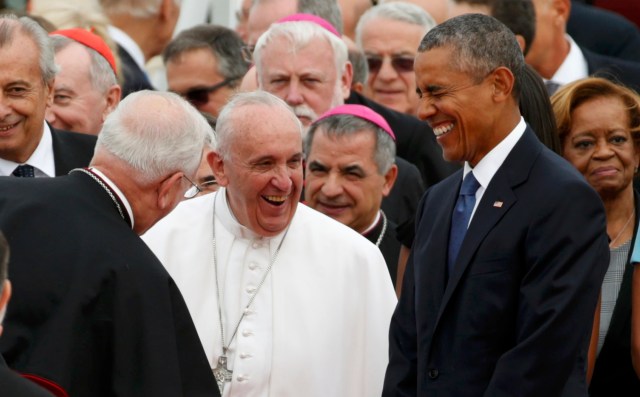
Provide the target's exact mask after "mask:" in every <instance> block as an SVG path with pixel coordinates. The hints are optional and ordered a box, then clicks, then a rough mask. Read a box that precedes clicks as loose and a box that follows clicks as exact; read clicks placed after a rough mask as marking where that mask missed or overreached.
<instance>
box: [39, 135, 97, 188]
mask: <svg viewBox="0 0 640 397" xmlns="http://www.w3.org/2000/svg"><path fill="white" fill-rule="evenodd" d="M50 128H51V138H52V146H53V162H54V165H55V167H56V176H61V175H67V174H68V173H69V171H71V170H72V169H74V168H80V167H86V166H88V165H89V163H90V162H91V158H92V157H93V150H94V149H95V146H96V140H97V138H96V136H94V135H88V134H80V133H77V132H70V131H63V130H58V129H55V128H53V127H51V126H50Z"/></svg>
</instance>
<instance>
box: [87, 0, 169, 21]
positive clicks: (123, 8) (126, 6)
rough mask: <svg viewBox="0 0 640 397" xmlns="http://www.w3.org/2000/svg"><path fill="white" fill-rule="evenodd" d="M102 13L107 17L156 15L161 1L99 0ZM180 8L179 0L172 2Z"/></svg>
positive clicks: (145, 16)
mask: <svg viewBox="0 0 640 397" xmlns="http://www.w3.org/2000/svg"><path fill="white" fill-rule="evenodd" d="M99 1H100V5H101V6H102V9H103V10H104V13H105V14H107V15H118V14H128V15H131V16H134V17H138V18H147V17H151V16H154V15H157V14H158V12H159V11H160V5H161V4H162V0H99ZM173 2H174V3H175V4H176V5H177V6H180V2H181V0H173Z"/></svg>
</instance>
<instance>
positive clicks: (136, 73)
mask: <svg viewBox="0 0 640 397" xmlns="http://www.w3.org/2000/svg"><path fill="white" fill-rule="evenodd" d="M118 56H120V73H121V74H122V79H121V80H122V98H124V97H126V96H127V95H129V94H131V93H132V92H136V91H142V90H153V89H154V88H153V86H152V85H151V82H150V81H149V78H148V77H147V73H146V72H145V71H144V70H142V69H140V66H138V64H137V63H136V61H134V60H133V58H132V57H131V55H130V54H129V53H128V52H127V51H126V50H125V49H124V48H122V47H121V46H120V45H118Z"/></svg>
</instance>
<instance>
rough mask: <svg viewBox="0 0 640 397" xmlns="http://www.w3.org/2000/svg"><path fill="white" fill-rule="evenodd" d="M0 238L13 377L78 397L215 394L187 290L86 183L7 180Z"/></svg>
mask: <svg viewBox="0 0 640 397" xmlns="http://www.w3.org/2000/svg"><path fill="white" fill-rule="evenodd" d="M0 229H1V230H2V231H3V232H4V233H5V236H6V237H7V240H8V241H9V245H10V248H11V258H10V262H9V278H10V280H11V282H12V284H13V296H12V299H11V301H10V303H9V309H8V311H7V317H6V319H5V321H4V328H5V329H4V334H3V335H2V337H1V338H0V351H1V353H2V354H3V355H4V357H5V359H6V361H7V364H8V365H9V366H10V367H11V368H13V369H15V370H18V371H20V372H22V373H26V374H30V375H34V376H37V377H42V378H45V379H47V380H49V381H52V382H54V383H56V384H58V385H59V386H61V387H62V388H64V389H65V390H66V391H67V392H68V393H69V395H70V396H71V397H82V396H91V397H99V396H154V397H158V396H159V397H162V396H167V397H169V396H171V397H176V396H185V397H187V396H207V397H209V396H217V395H218V389H217V386H216V383H215V381H214V379H213V376H212V373H211V369H210V368H209V364H208V361H207V358H206V356H205V354H204V351H203V349H202V345H201V343H200V339H199V338H198V334H197V332H196V329H195V327H194V325H193V322H192V320H191V316H190V314H189V312H188V309H187V306H186V304H185V303H184V300H183V298H182V295H181V294H180V291H179V290H178V288H177V287H176V285H175V283H174V282H173V280H172V279H171V277H170V276H169V274H168V273H167V272H166V270H165V269H164V267H163V266H162V264H161V263H160V262H159V261H158V259H157V258H156V257H155V256H154V254H153V253H152V252H151V251H150V250H149V249H148V248H147V246H146V244H145V243H144V242H143V241H142V240H141V239H140V238H139V237H138V236H137V235H136V234H135V233H134V232H133V230H131V228H130V226H129V225H128V224H127V223H126V222H125V221H124V220H123V219H122V218H121V216H120V214H119V213H118V211H117V209H116V206H115V204H114V203H113V201H112V199H111V198H110V197H109V196H108V194H107V193H106V191H105V190H104V189H103V188H102V187H101V186H99V185H98V184H97V183H96V182H95V181H94V180H93V179H91V178H90V177H89V176H88V175H85V174H83V173H72V174H71V175H69V176H63V177H58V178H36V179H35V180H33V179H27V178H11V177H0ZM185 249H189V247H185ZM212 315H214V314H213V313H212Z"/></svg>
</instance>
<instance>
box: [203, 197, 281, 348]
mask: <svg viewBox="0 0 640 397" xmlns="http://www.w3.org/2000/svg"><path fill="white" fill-rule="evenodd" d="M219 194H220V193H216V197H215V198H214V199H213V267H214V270H215V276H216V294H217V295H218V302H217V303H218V320H219V321H220V340H221V342H222V355H223V356H226V355H227V351H228V350H229V346H231V342H233V338H235V336H236V334H237V333H238V328H239V327H240V323H241V322H242V319H244V316H245V315H246V314H247V313H248V312H249V306H251V304H252V303H253V300H254V299H255V298H256V295H257V294H258V291H260V287H262V284H264V282H265V280H266V279H267V275H268V274H269V272H270V271H271V268H272V267H273V264H274V263H275V262H276V259H277V258H278V253H280V247H282V243H283V242H284V239H285V237H287V233H288V232H289V226H287V229H286V230H285V232H284V235H283V236H282V240H280V243H279V244H278V248H276V252H275V253H274V254H273V257H271V261H270V262H269V266H268V267H267V270H266V271H265V272H264V275H263V276H262V280H260V283H259V284H258V286H257V287H256V290H255V291H254V292H253V295H251V297H250V298H249V302H248V303H247V305H246V306H245V308H244V310H242V315H241V316H240V319H239V320H238V323H237V324H236V326H235V328H234V330H233V334H232V335H231V338H230V339H229V344H227V346H225V344H224V325H223V323H222V304H221V302H222V301H221V300H220V283H219V281H218V255H217V247H216V202H217V201H218V197H217V196H218V195H219ZM223 199H224V197H223Z"/></svg>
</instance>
